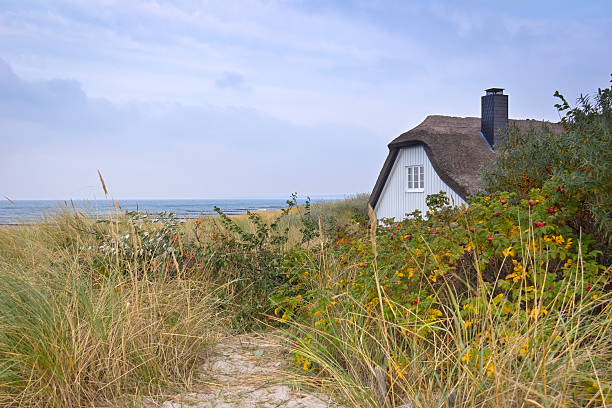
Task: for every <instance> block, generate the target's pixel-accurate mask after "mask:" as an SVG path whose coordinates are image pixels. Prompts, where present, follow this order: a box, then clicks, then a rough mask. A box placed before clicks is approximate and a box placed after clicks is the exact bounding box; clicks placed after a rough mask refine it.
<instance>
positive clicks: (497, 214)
mask: <svg viewBox="0 0 612 408" xmlns="http://www.w3.org/2000/svg"><path fill="white" fill-rule="evenodd" d="M500 215H501V211H495V212H494V213H493V216H494V217H499V216H500Z"/></svg>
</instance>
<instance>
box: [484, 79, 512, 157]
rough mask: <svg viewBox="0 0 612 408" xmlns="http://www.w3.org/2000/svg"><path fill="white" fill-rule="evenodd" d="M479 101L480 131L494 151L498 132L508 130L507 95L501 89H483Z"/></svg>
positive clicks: (497, 141)
mask: <svg viewBox="0 0 612 408" xmlns="http://www.w3.org/2000/svg"><path fill="white" fill-rule="evenodd" d="M485 92H486V93H487V94H486V95H484V96H482V97H481V98H480V99H481V113H480V131H481V132H482V135H483V136H484V137H485V139H487V142H489V146H491V148H492V149H494V148H495V147H496V146H497V145H498V143H499V132H505V131H506V130H507V129H508V95H504V89H503V88H489V89H485Z"/></svg>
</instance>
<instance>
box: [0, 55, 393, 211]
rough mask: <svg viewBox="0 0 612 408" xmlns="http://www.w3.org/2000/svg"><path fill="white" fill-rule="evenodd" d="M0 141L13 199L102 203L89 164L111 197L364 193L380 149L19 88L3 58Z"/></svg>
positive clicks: (343, 136) (292, 128) (276, 123)
mask: <svg viewBox="0 0 612 408" xmlns="http://www.w3.org/2000/svg"><path fill="white" fill-rule="evenodd" d="M72 122H75V123H72ZM0 135H2V143H3V149H2V151H1V152H0V174H14V175H18V177H3V178H2V179H0V193H2V194H4V195H7V196H9V197H11V198H17V199H28V198H32V199H34V198H56V199H65V198H92V195H93V194H94V193H96V194H97V195H98V197H101V196H102V194H101V192H100V191H99V187H97V186H98V183H97V181H96V174H97V173H96V171H97V169H100V170H101V171H102V172H103V174H104V177H105V179H106V180H107V184H108V185H109V187H110V189H111V192H112V194H113V195H114V196H115V197H118V198H143V197H191V198H198V197H220V196H245V195H246V196H249V195H251V196H266V195H268V196H269V195H287V194H289V193H291V192H292V191H299V192H302V193H304V194H328V193H336V192H346V193H350V192H357V191H366V190H368V189H369V188H370V184H372V183H373V182H374V179H375V177H376V174H377V169H376V168H377V167H378V164H379V163H378V162H379V161H380V157H379V156H383V155H384V151H385V146H384V144H379V143H377V142H376V139H375V138H373V137H372V135H371V133H370V132H368V131H367V130H365V129H363V128H359V127H357V126H349V125H345V124H341V123H314V124H311V125H298V124H295V123H292V122H290V121H287V120H282V119H278V118H275V117H272V116H270V115H267V114H265V113H262V112H260V111H258V110H256V109H253V108H248V107H232V106H228V107H224V106H214V105H203V106H191V105H184V104H178V103H159V102H155V103H150V102H132V103H130V104H115V103H112V102H110V101H108V100H105V99H101V98H91V97H89V96H88V95H87V94H86V93H85V92H84V91H83V89H82V87H81V86H80V85H79V84H78V83H77V82H76V81H73V80H58V79H52V80H46V81H25V80H23V79H22V78H20V77H19V76H17V75H16V74H15V73H14V71H13V70H12V69H11V67H10V66H8V64H6V63H2V64H0ZM376 151H379V156H377V155H373V154H372V152H376ZM356 163H359V165H358V166H356V165H355V164H356Z"/></svg>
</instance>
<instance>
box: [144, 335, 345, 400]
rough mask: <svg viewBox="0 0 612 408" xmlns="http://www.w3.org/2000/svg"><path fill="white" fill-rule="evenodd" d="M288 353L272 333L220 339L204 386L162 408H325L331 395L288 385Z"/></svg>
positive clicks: (207, 366) (205, 370)
mask: <svg viewBox="0 0 612 408" xmlns="http://www.w3.org/2000/svg"><path fill="white" fill-rule="evenodd" d="M286 361H287V355H286V354H284V353H283V352H282V349H281V347H280V346H279V345H277V344H275V342H274V340H273V337H272V336H271V335H269V334H249V335H240V336H232V337H229V338H226V339H224V340H222V341H220V342H219V344H218V345H217V346H216V347H215V349H214V350H213V353H212V355H211V357H210V359H209V360H208V362H207V364H205V366H204V367H202V380H203V382H204V384H205V385H204V386H203V387H202V388H203V389H202V390H201V391H198V392H191V393H187V394H181V395H177V396H176V397H175V398H173V399H172V400H169V401H165V402H163V403H160V404H155V405H154V406H157V407H159V406H161V407H163V408H188V407H189V408H191V407H193V408H196V407H197V408H200V407H202V408H204V407H206V408H208V407H210V408H213V407H214V408H228V407H239V408H251V407H253V408H255V407H257V408H260V407H261V408H267V407H278V408H280V407H290V408H302V407H304V408H305V407H311V408H323V407H336V406H337V405H335V404H333V403H331V402H330V401H329V398H327V397H325V396H323V395H314V394H308V393H304V392H301V391H299V390H297V389H296V388H294V387H291V386H289V385H287V384H288V383H289V381H288V380H287V379H288V377H287V375H286V373H283V371H282V365H283V363H284V362H286Z"/></svg>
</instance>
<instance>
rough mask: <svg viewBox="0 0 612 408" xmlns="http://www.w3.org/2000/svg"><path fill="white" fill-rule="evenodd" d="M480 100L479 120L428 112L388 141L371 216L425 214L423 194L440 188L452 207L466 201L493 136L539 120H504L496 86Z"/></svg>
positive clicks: (488, 158)
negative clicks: (411, 127)
mask: <svg viewBox="0 0 612 408" xmlns="http://www.w3.org/2000/svg"><path fill="white" fill-rule="evenodd" d="M481 102H482V105H481V106H482V118H473V117H472V118H469V117H468V118H459V117H451V116H438V115H435V116H428V117H427V118H425V120H424V121H423V123H421V124H420V125H418V126H417V127H415V128H414V129H411V130H409V131H408V132H406V133H404V134H402V135H400V136H399V137H397V138H396V139H394V140H393V141H392V142H391V143H389V154H388V156H387V159H386V160H385V163H384V165H383V168H382V170H381V172H380V175H379V176H378V180H377V181H376V185H375V186H374V189H373V190H372V194H371V195H370V200H369V204H370V205H371V206H372V208H373V209H374V213H375V214H376V218H377V219H381V218H395V220H401V219H403V218H405V216H406V214H408V213H411V212H413V211H414V210H417V209H418V210H421V211H422V212H423V213H425V212H426V211H427V205H426V204H425V198H426V197H427V196H428V195H429V194H436V193H439V192H440V191H444V192H446V194H447V196H448V197H449V199H450V200H451V203H453V204H454V205H461V204H464V203H465V204H467V203H466V200H467V197H468V196H469V195H471V194H474V193H476V192H477V191H479V189H480V169H481V167H482V166H484V165H487V164H490V163H491V162H492V160H493V158H494V155H495V152H494V150H493V148H494V147H495V146H496V144H497V138H498V137H499V135H500V134H501V133H502V132H503V131H505V129H507V127H508V125H510V126H517V127H518V128H519V129H521V130H527V129H529V128H530V127H534V126H535V125H538V124H539V125H542V124H544V122H539V121H534V120H529V119H527V120H513V119H511V120H508V96H507V95H504V93H503V89H501V88H490V89H487V90H486V95H485V96H483V97H482V101H481ZM547 125H548V126H549V128H552V129H553V131H559V130H560V128H561V127H560V126H559V125H558V124H551V123H547Z"/></svg>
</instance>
